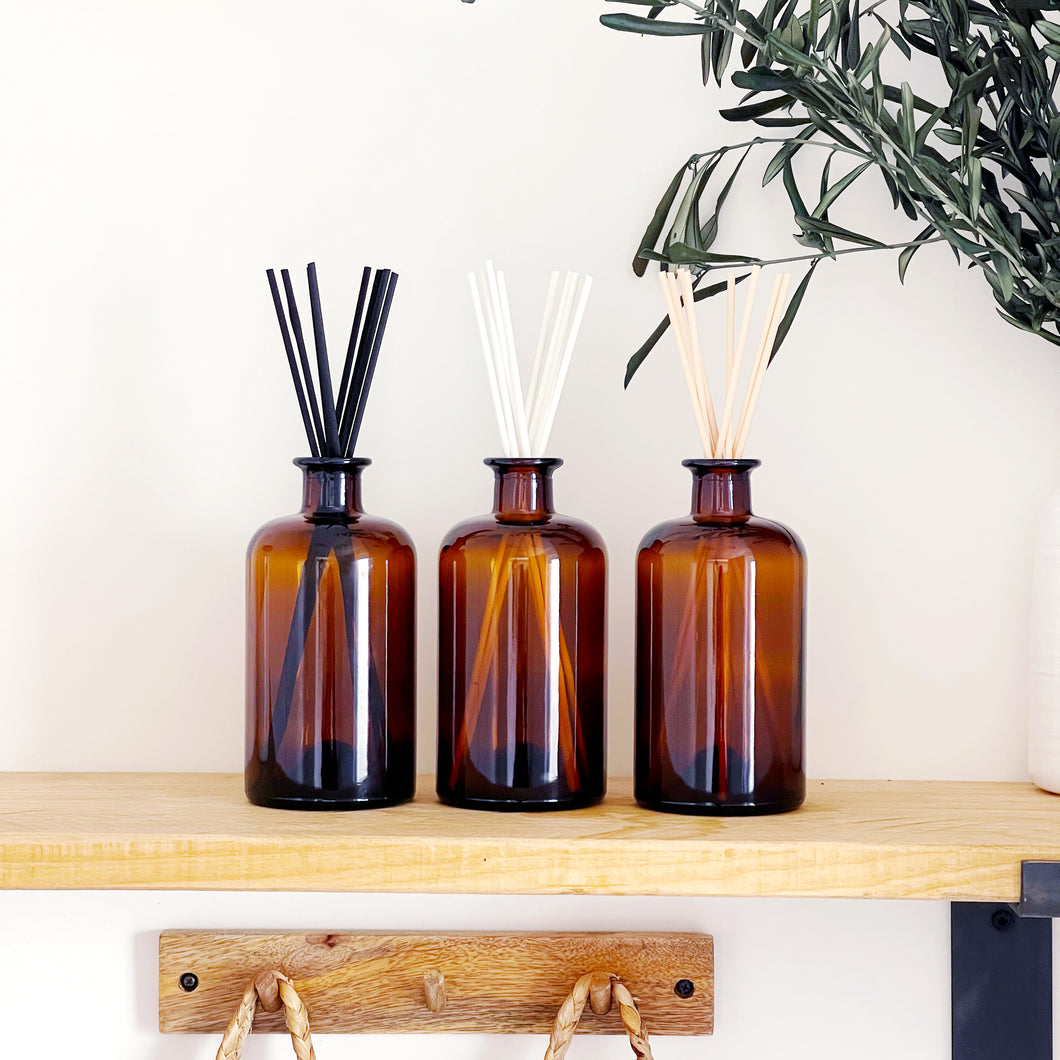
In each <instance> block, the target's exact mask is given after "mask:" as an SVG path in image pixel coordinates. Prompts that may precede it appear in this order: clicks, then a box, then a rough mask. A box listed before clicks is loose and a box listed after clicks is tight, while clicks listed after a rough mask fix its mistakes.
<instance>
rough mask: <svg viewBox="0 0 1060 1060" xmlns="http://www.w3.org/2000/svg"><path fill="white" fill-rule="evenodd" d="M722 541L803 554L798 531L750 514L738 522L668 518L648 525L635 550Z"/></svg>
mask: <svg viewBox="0 0 1060 1060" xmlns="http://www.w3.org/2000/svg"><path fill="white" fill-rule="evenodd" d="M712 541H716V542H718V543H719V544H721V543H723V542H725V543H728V544H729V545H731V546H734V547H740V548H741V549H743V550H751V551H753V550H754V549H755V548H756V547H763V548H766V547H781V548H785V549H787V550H788V551H790V552H792V553H793V554H796V555H799V556H804V555H805V550H804V549H803V546H802V542H801V541H800V540H799V537H798V535H797V534H796V533H795V532H794V531H793V530H792V529H790V528H789V527H787V526H785V525H784V524H783V523H778V522H776V521H775V520H773V519H763V518H761V517H759V516H757V515H752V516H751V517H750V518H749V519H747V520H745V521H743V522H739V523H700V522H696V521H695V520H694V519H693V518H692V516H690V515H686V516H684V517H682V518H680V519H670V520H667V521H666V522H663V523H659V524H658V525H657V526H654V527H652V528H651V529H650V530H649V531H648V532H647V533H646V534H645V535H644V537H643V538H642V539H641V542H640V546H639V551H641V552H644V551H655V552H672V551H694V550H695V549H697V548H701V547H703V546H704V545H705V544H707V543H709V542H712Z"/></svg>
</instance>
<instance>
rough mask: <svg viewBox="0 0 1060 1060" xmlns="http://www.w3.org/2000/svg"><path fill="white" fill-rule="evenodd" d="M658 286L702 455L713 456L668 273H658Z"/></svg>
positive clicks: (707, 428)
mask: <svg viewBox="0 0 1060 1060" xmlns="http://www.w3.org/2000/svg"><path fill="white" fill-rule="evenodd" d="M659 284H660V285H661V287H662V291H663V297H664V298H665V299H666V311H667V313H668V315H669V317H670V325H671V327H672V328H673V333H674V341H675V342H676V343H677V352H678V354H679V356H680V358H681V367H682V368H683V369H684V373H685V385H686V386H687V387H688V393H689V395H690V397H691V398H692V410H693V412H694V413H695V417H696V426H697V427H698V428H699V440H700V441H701V442H702V443H703V455H704V456H705V457H711V456H713V455H714V448H713V443H712V441H711V437H710V428H709V427H708V426H707V420H706V416H705V415H704V413H703V408H702V406H701V405H700V403H699V400H698V392H697V389H696V380H695V374H694V372H693V370H692V359H691V357H690V355H689V352H688V348H687V346H686V344H685V342H686V340H685V328H684V322H683V321H682V319H681V312H680V310H679V309H678V308H677V301H676V298H675V297H674V287H673V285H672V277H671V276H670V274H669V273H668V272H660V273H659Z"/></svg>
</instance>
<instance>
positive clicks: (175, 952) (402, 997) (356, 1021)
mask: <svg viewBox="0 0 1060 1060" xmlns="http://www.w3.org/2000/svg"><path fill="white" fill-rule="evenodd" d="M274 970H275V971H280V972H283V973H284V974H285V975H286V976H287V977H288V978H289V979H291V980H292V982H293V983H294V986H295V988H296V989H297V991H298V993H299V996H300V997H301V998H302V999H303V1001H304V1002H305V1004H306V1007H307V1009H308V1011H309V1018H310V1022H311V1025H312V1028H313V1030H314V1031H319V1032H320V1033H324V1034H329V1033H343V1032H347V1033H365V1034H381V1033H391V1032H392V1033H399V1034H417V1033H423V1032H431V1031H440V1032H446V1033H450V1032H454V1031H469V1032H475V1033H486V1034H548V1032H549V1030H550V1029H551V1026H552V1021H553V1019H554V1018H555V1015H556V1010H557V1009H558V1007H559V1005H560V1004H561V1003H562V1001H563V1000H564V998H565V997H566V996H567V994H568V993H569V992H570V990H571V988H572V986H573V985H574V983H575V982H576V981H577V979H578V978H579V977H580V976H582V975H585V974H587V973H591V972H597V973H598V975H597V976H596V977H595V978H594V980H593V983H592V986H591V988H590V996H589V1004H588V1006H587V1010H586V1013H585V1016H584V1017H583V1019H582V1021H581V1023H580V1024H579V1026H578V1031H579V1032H580V1033H590V1034H621V1033H623V1029H622V1023H621V1020H620V1019H619V1017H618V1012H617V1006H612V1004H611V987H610V981H609V979H608V978H607V976H608V974H614V975H617V976H618V977H619V978H620V979H621V980H622V982H623V983H624V984H625V986H626V987H627V988H628V989H629V991H630V993H631V994H632V995H633V996H634V997H635V998H636V1000H637V1004H638V1006H639V1008H640V1011H641V1013H642V1014H643V1017H644V1022H645V1024H646V1025H647V1027H648V1028H649V1030H650V1031H651V1033H652V1034H686V1035H687V1034H710V1033H712V1031H713V1029H714V943H713V939H712V938H711V937H710V936H709V935H700V934H680V933H642V934H637V933H631V932H622V933H619V934H599V933H562V934H493V933H460V934H428V933H408V934H384V933H348V932H330V933H323V932H305V931H301V932H249V931H230V932H217V931H166V932H163V933H162V935H161V936H160V938H159V944H158V972H159V998H158V1024H159V1029H160V1030H162V1031H164V1032H167V1033H172V1032H181V1031H191V1032H196V1033H212V1032H218V1031H222V1030H224V1028H225V1025H226V1024H227V1022H228V1019H229V1017H230V1016H231V1014H232V1011H233V1010H234V1008H235V1006H236V1005H237V1004H238V1002H239V998H240V996H241V995H242V993H243V990H244V989H245V988H246V985H247V982H248V981H250V980H251V979H254V981H255V988H256V990H257V993H258V997H259V998H260V999H261V1011H260V1012H259V1014H258V1017H257V1019H256V1020H255V1023H254V1029H255V1031H282V1030H284V1025H283V1015H282V1012H281V1011H279V1008H280V1006H279V1005H278V1004H276V1005H275V1008H273V1007H272V1006H273V1004H274V1003H276V1002H278V997H277V998H275V999H274V998H273V990H274V988H275V985H276V981H275V977H273V976H270V975H269V974H268V973H269V972H270V971H274ZM270 980H271V982H270Z"/></svg>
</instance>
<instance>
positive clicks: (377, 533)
mask: <svg viewBox="0 0 1060 1060" xmlns="http://www.w3.org/2000/svg"><path fill="white" fill-rule="evenodd" d="M350 539H355V540H356V541H357V542H358V543H359V544H361V545H363V546H366V547H377V548H380V549H387V550H400V549H407V550H409V551H410V552H412V553H413V554H415V547H414V546H413V543H412V538H411V537H410V536H409V534H408V532H407V531H406V530H405V529H404V528H403V527H402V526H399V525H398V524H397V523H395V522H393V521H392V520H390V519H383V518H381V517H379V516H375V515H368V514H365V513H362V514H360V515H358V516H357V517H355V518H352V519H350V520H349V521H345V520H343V521H335V522H318V521H313V520H311V519H307V518H305V516H303V515H301V514H295V515H286V516H281V517H280V518H279V519H272V520H270V521H269V522H267V523H265V525H264V526H262V527H260V528H259V529H258V530H257V531H256V532H255V534H254V536H253V537H252V538H251V539H250V544H249V545H248V549H247V551H248V554H252V553H253V552H255V551H256V550H258V549H261V548H265V547H268V548H270V549H283V548H292V549H300V550H305V549H307V548H308V547H309V546H310V544H311V543H312V542H313V541H314V540H317V541H320V542H339V541H342V540H350Z"/></svg>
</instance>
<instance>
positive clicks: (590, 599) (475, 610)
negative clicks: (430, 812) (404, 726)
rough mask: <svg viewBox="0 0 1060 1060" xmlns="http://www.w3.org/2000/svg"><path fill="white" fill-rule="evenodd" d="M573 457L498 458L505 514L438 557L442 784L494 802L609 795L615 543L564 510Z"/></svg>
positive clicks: (458, 800) (559, 805)
mask: <svg viewBox="0 0 1060 1060" xmlns="http://www.w3.org/2000/svg"><path fill="white" fill-rule="evenodd" d="M561 463H562V461H561V460H547V459H529V458H527V459H504V460H500V459H497V460H487V461H486V464H487V465H488V466H490V467H492V468H493V471H494V474H495V476H496V483H495V489H494V504H493V513H492V514H491V515H489V516H486V517H484V518H482V519H476V520H472V521H470V522H466V523H461V524H460V525H459V526H457V527H454V528H453V529H452V530H451V531H450V532H449V534H448V535H447V537H446V538H445V541H444V542H443V543H442V551H441V558H440V563H439V580H440V584H439V590H440V601H441V607H440V613H439V645H440V653H439V664H438V795H439V798H441V800H442V801H443V802H447V803H450V804H452V805H455V806H466V807H469V808H479V809H488V810H561V809H571V808H574V807H578V806H588V805H590V804H591V803H594V802H596V801H598V800H599V799H600V798H602V797H603V794H604V788H605V778H604V739H605V719H604V713H605V673H604V671H605V657H606V652H605V644H604V637H605V625H606V605H605V581H606V569H605V568H606V558H605V553H604V545H603V541H602V540H601V539H600V536H599V535H598V534H597V533H596V531H594V530H593V529H592V528H591V527H589V526H586V525H585V524H584V523H580V522H576V521H575V520H573V519H568V518H567V517H566V516H559V515H556V514H555V511H554V510H553V507H552V472H553V471H554V470H555V469H556V468H557V467H559V466H560V464H561Z"/></svg>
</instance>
